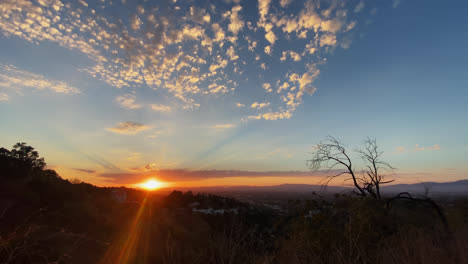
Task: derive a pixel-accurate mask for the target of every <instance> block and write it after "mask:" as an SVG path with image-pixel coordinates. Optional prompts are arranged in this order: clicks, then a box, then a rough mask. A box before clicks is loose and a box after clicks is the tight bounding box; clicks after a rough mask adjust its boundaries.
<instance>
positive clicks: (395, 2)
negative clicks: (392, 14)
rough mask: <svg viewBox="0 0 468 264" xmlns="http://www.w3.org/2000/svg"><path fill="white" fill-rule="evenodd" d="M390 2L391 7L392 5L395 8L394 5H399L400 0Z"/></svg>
mask: <svg viewBox="0 0 468 264" xmlns="http://www.w3.org/2000/svg"><path fill="white" fill-rule="evenodd" d="M392 2H393V3H392V7H393V8H396V7H398V5H400V3H401V0H393V1H392Z"/></svg>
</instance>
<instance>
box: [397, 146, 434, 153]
mask: <svg viewBox="0 0 468 264" xmlns="http://www.w3.org/2000/svg"><path fill="white" fill-rule="evenodd" d="M395 150H396V152H399V153H402V152H420V151H432V150H440V146H439V145H437V144H436V145H432V146H429V147H423V146H420V145H419V144H416V145H414V148H409V149H408V148H406V147H403V146H400V147H397V148H396V149H395Z"/></svg>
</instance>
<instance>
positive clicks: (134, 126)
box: [107, 121, 151, 135]
mask: <svg viewBox="0 0 468 264" xmlns="http://www.w3.org/2000/svg"><path fill="white" fill-rule="evenodd" d="M150 128H151V127H150V126H147V125H143V124H140V123H137V122H131V121H126V122H120V123H119V124H118V125H117V126H115V127H111V128H108V129H107V131H110V132H114V133H118V134H123V135H133V134H137V133H139V132H142V131H145V130H148V129H150Z"/></svg>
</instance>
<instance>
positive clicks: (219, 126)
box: [211, 124, 236, 129]
mask: <svg viewBox="0 0 468 264" xmlns="http://www.w3.org/2000/svg"><path fill="white" fill-rule="evenodd" d="M233 127H236V125H235V124H217V125H214V126H211V128H216V129H225V128H233Z"/></svg>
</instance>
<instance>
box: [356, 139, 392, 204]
mask: <svg viewBox="0 0 468 264" xmlns="http://www.w3.org/2000/svg"><path fill="white" fill-rule="evenodd" d="M356 152H357V153H359V154H360V155H361V158H362V159H363V160H364V162H366V163H367V164H366V169H365V170H363V172H362V174H363V176H362V177H361V178H360V179H359V181H360V182H361V184H362V185H363V186H362V188H363V189H364V190H366V191H367V193H369V194H370V195H371V196H372V197H374V198H376V199H381V198H382V196H381V194H380V185H381V184H386V183H391V182H393V181H394V180H389V181H386V180H384V175H383V174H381V171H383V170H387V171H393V170H394V169H395V168H393V167H392V166H391V165H390V164H388V163H387V162H385V161H382V160H381V157H382V154H383V152H382V151H380V150H379V147H378V145H377V141H376V140H375V138H374V139H372V138H369V137H368V138H367V139H366V140H365V141H364V148H363V149H357V150H356Z"/></svg>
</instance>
